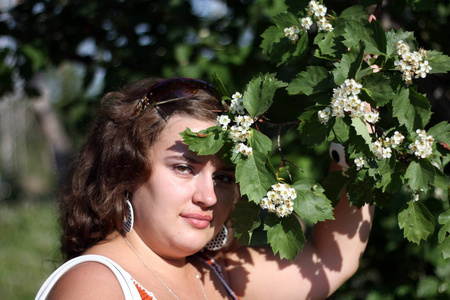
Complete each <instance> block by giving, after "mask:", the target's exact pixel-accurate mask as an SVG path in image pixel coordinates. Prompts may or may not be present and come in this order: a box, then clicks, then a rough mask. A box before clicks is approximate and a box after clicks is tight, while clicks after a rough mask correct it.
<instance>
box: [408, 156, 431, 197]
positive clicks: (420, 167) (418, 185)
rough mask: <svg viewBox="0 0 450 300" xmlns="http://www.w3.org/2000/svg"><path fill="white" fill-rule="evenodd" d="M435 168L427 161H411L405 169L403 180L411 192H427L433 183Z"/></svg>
mask: <svg viewBox="0 0 450 300" xmlns="http://www.w3.org/2000/svg"><path fill="white" fill-rule="evenodd" d="M434 174H435V168H434V167H433V165H432V164H431V163H430V161H429V160H426V159H420V160H419V161H418V162H416V161H412V162H411V163H410V164H409V166H408V169H406V173H405V178H406V180H407V181H408V184H409V186H410V187H411V189H412V190H413V191H422V190H423V191H424V192H426V191H428V190H429V189H430V186H431V184H432V183H433V181H434Z"/></svg>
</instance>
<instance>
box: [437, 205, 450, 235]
mask: <svg viewBox="0 0 450 300" xmlns="http://www.w3.org/2000/svg"><path fill="white" fill-rule="evenodd" d="M438 223H439V224H440V225H442V227H441V229H440V230H439V233H438V242H439V243H442V242H443V241H444V239H445V238H447V237H448V235H449V234H450V209H449V210H447V211H444V212H443V213H441V214H440V215H439V217H438Z"/></svg>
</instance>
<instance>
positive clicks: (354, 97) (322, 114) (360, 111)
mask: <svg viewBox="0 0 450 300" xmlns="http://www.w3.org/2000/svg"><path fill="white" fill-rule="evenodd" d="M361 89H362V85H361V84H359V83H357V82H356V81H355V80H354V79H347V80H345V82H344V83H343V84H341V85H340V86H339V87H337V88H335V89H333V97H332V98H331V108H330V107H326V108H325V109H323V110H319V111H318V117H319V121H320V122H321V123H322V124H326V123H327V122H328V121H329V119H330V116H333V117H337V118H343V117H344V116H345V115H346V113H347V114H350V116H351V117H352V118H361V117H364V120H365V121H366V122H368V123H372V124H374V123H376V122H377V121H378V119H379V115H378V112H373V111H369V112H365V107H366V106H367V103H366V102H365V101H361V100H360V99H359V97H358V94H359V93H360V92H361Z"/></svg>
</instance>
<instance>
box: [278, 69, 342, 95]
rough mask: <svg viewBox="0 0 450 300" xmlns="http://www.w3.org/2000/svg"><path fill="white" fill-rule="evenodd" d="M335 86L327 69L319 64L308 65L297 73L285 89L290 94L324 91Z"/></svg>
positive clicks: (310, 93)
mask: <svg viewBox="0 0 450 300" xmlns="http://www.w3.org/2000/svg"><path fill="white" fill-rule="evenodd" d="M334 86H335V84H334V82H333V80H332V78H331V76H330V73H329V72H328V70H327V69H325V68H323V67H320V66H308V67H307V68H306V71H303V72H300V73H298V74H297V76H296V77H295V79H293V80H292V81H291V83H289V85H288V87H287V88H286V90H287V91H288V93H289V94H290V95H297V94H305V95H308V96H309V95H312V94H314V93H318V92H322V91H326V90H328V89H331V88H333V87H334Z"/></svg>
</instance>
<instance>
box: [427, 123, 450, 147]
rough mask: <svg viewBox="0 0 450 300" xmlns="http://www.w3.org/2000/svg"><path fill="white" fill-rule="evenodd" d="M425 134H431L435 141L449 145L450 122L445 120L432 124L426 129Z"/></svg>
mask: <svg viewBox="0 0 450 300" xmlns="http://www.w3.org/2000/svg"><path fill="white" fill-rule="evenodd" d="M427 134H428V135H431V136H432V137H433V138H434V140H435V141H439V142H441V143H446V144H447V145H450V124H449V123H448V122H447V121H443V122H441V123H438V124H436V125H434V126H433V127H431V128H430V129H428V130H427Z"/></svg>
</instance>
